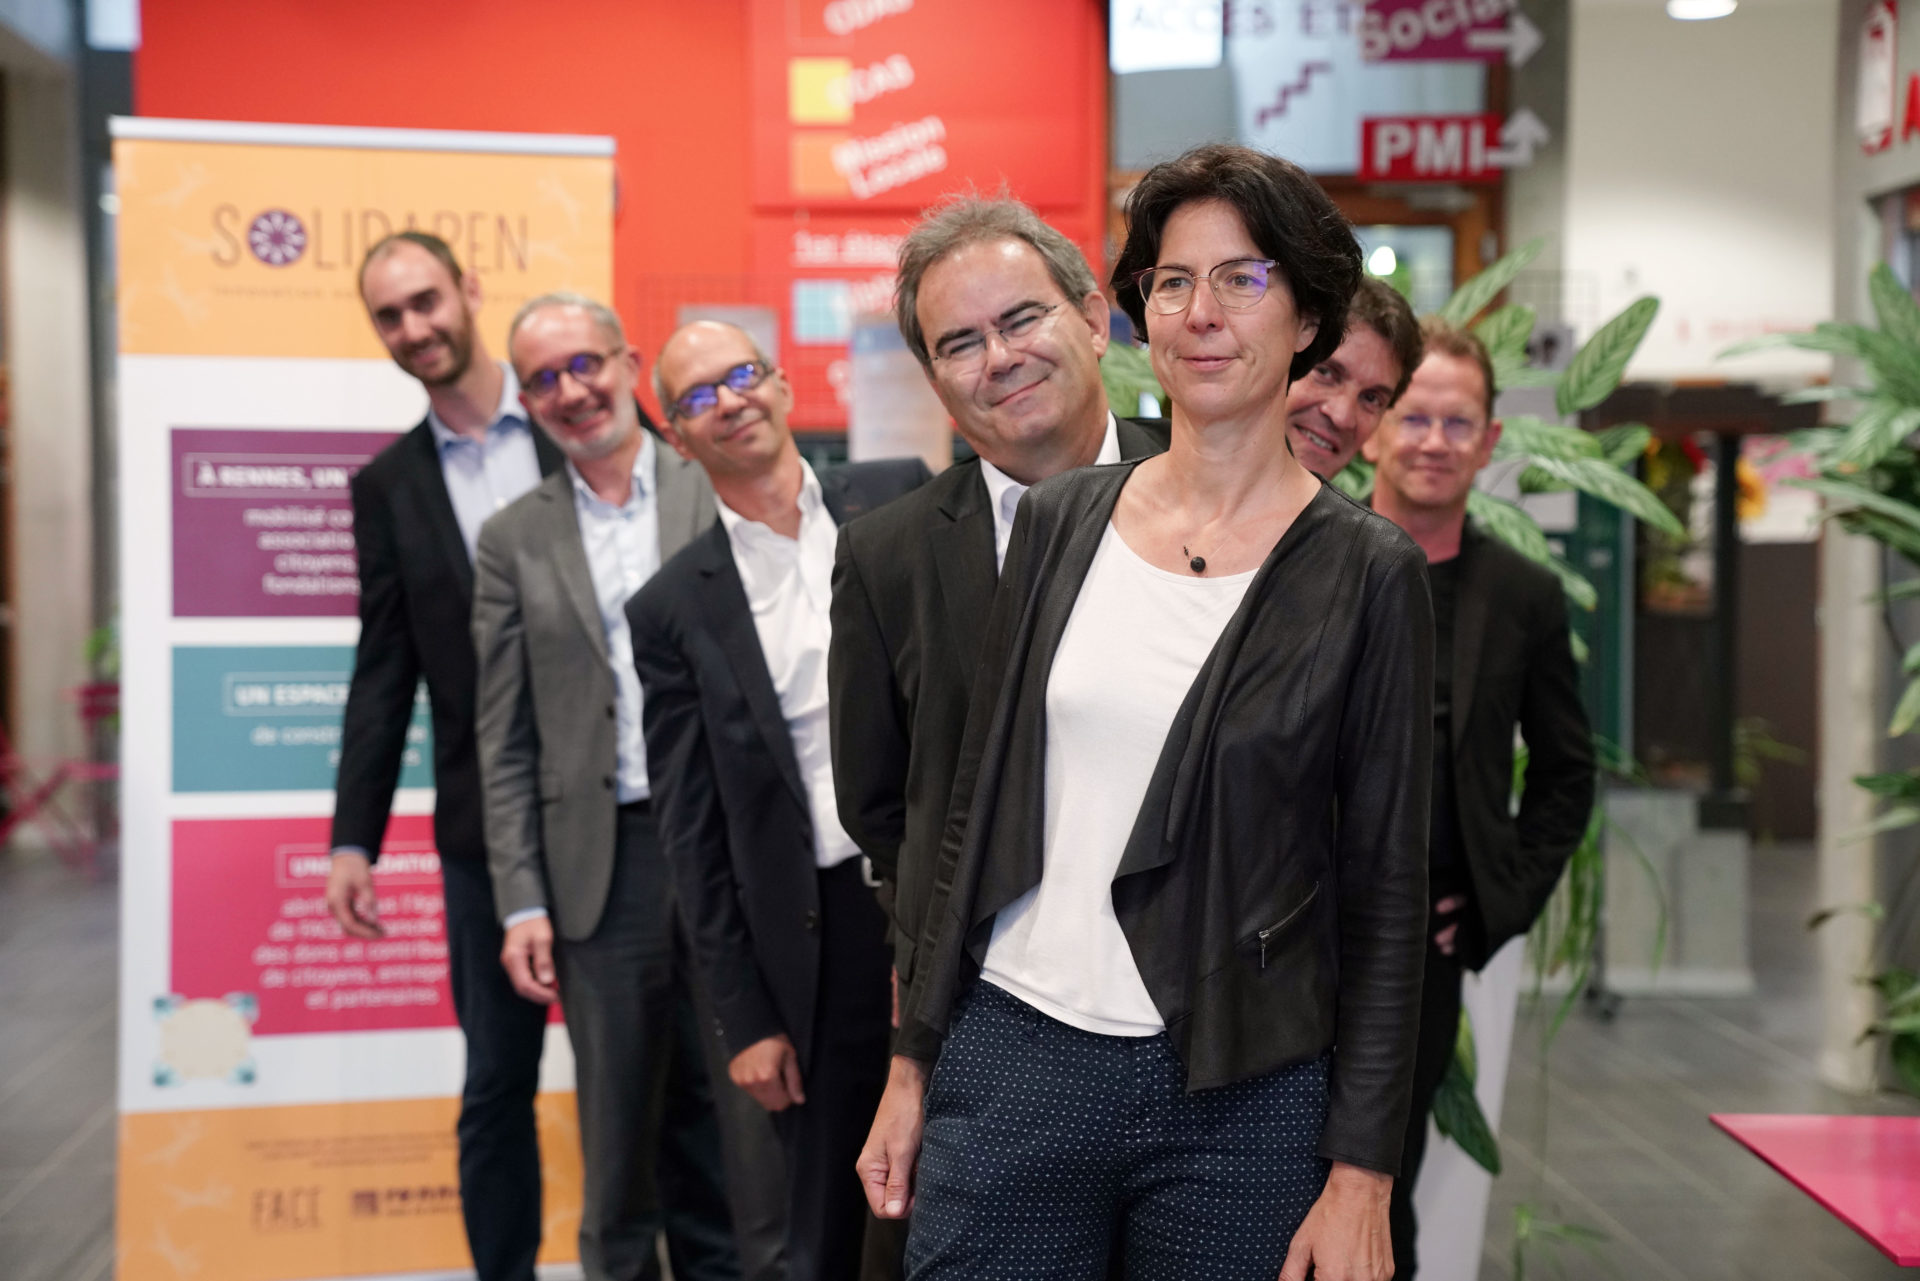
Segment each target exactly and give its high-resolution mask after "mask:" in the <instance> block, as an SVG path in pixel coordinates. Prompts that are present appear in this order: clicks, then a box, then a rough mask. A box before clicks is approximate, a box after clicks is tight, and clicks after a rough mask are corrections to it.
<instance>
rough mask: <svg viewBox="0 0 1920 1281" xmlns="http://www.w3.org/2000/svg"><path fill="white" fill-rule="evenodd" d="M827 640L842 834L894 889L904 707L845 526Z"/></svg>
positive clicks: (903, 794)
mask: <svg viewBox="0 0 1920 1281" xmlns="http://www.w3.org/2000/svg"><path fill="white" fill-rule="evenodd" d="M832 622H833V639H832V642H831V644H830V645H829V647H828V649H827V688H828V691H829V694H828V700H827V717H828V723H829V725H830V727H831V730H832V740H833V794H834V801H835V804H836V808H837V809H838V810H839V814H840V826H841V827H843V828H845V829H846V833H847V835H848V836H850V837H852V838H853V843H854V844H855V845H858V846H859V847H860V851H861V853H863V854H865V855H866V856H867V857H868V858H869V859H871V860H872V861H873V870H874V873H875V874H876V875H878V876H879V877H880V879H881V880H882V881H883V882H885V883H886V884H887V885H889V886H891V885H894V884H897V883H898V879H899V870H900V845H901V842H902V841H904V840H905V839H906V819H907V760H908V755H909V752H910V751H911V744H910V741H909V738H908V732H907V707H906V700H905V699H903V698H902V697H901V694H900V687H899V685H898V684H897V683H896V682H895V680H894V675H893V656H892V654H891V653H889V652H888V649H887V640H886V636H885V635H884V634H883V633H882V631H881V629H880V619H879V617H878V616H877V615H876V614H875V612H874V608H873V598H872V597H871V595H869V593H868V591H867V584H866V579H865V577H864V575H863V574H862V573H861V570H860V562H859V557H858V555H857V554H856V553H855V551H854V536H853V531H852V528H851V526H843V527H842V528H841V530H840V541H839V545H838V546H837V547H836V548H835V549H834V557H833V606H832Z"/></svg>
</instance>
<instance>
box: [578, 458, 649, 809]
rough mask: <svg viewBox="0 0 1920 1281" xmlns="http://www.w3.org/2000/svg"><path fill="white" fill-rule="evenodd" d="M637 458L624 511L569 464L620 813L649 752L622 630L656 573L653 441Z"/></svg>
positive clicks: (642, 784)
mask: <svg viewBox="0 0 1920 1281" xmlns="http://www.w3.org/2000/svg"><path fill="white" fill-rule="evenodd" d="M640 441H641V443H640V452H639V454H638V455H636V456H635V458H634V460H633V490H632V492H631V493H629V494H628V495H627V501H626V503H625V504H624V505H623V506H620V507H615V506H614V505H613V504H612V503H609V502H606V501H604V500H602V499H601V498H600V497H599V495H597V494H595V493H594V492H593V489H592V487H591V486H589V485H588V484H587V482H586V481H584V480H582V479H581V478H580V473H579V472H577V471H575V470H574V466H573V464H572V463H571V462H569V463H568V464H567V476H568V479H570V480H572V481H573V510H574V515H575V516H576V517H577V518H578V519H579V522H580V541H581V542H582V543H583V544H585V546H586V549H587V568H588V569H589V570H590V571H591V572H592V574H593V594H594V596H595V597H596V598H597V600H598V601H599V604H600V625H601V627H602V628H603V629H604V631H605V634H606V638H607V661H608V663H610V664H611V665H612V667H613V685H614V690H615V692H616V694H617V695H618V697H617V698H616V700H615V704H614V706H615V708H616V713H615V715H616V718H617V719H616V721H615V725H616V737H615V743H616V744H617V766H616V768H615V770H614V774H615V777H616V778H617V779H618V780H619V783H618V787H617V789H616V793H615V794H616V795H617V796H618V797H619V799H620V803H621V804H622V805H625V804H627V803H628V802H629V801H644V800H646V799H647V797H648V796H649V795H651V792H650V790H649V789H648V787H647V744H646V739H645V737H644V736H643V734H642V731H641V725H640V673H639V672H637V671H635V670H634V666H633V633H632V632H631V631H629V630H628V628H627V600H628V598H630V597H631V596H632V595H633V594H634V593H635V592H637V591H639V590H640V585H641V584H642V583H644V582H646V581H647V580H648V579H649V578H651V577H653V575H654V572H655V571H656V570H658V569H659V568H660V516H659V507H658V503H657V501H656V500H657V498H658V492H657V490H656V488H655V485H656V481H655V461H656V458H657V454H656V446H655V445H654V443H653V433H652V432H648V431H642V432H641V433H640Z"/></svg>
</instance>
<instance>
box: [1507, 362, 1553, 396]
mask: <svg viewBox="0 0 1920 1281" xmlns="http://www.w3.org/2000/svg"><path fill="white" fill-rule="evenodd" d="M1501 370H1502V367H1501V365H1500V364H1499V363H1498V362H1495V364H1494V367H1493V383H1494V387H1495V388H1496V389H1497V390H1500V391H1506V390H1507V389H1509V388H1511V387H1557V386H1559V384H1560V371H1559V370H1557V369H1536V368H1534V367H1533V366H1532V365H1528V364H1524V363H1519V362H1515V364H1514V365H1513V366H1512V367H1511V368H1509V369H1508V370H1507V372H1505V373H1502V372H1501Z"/></svg>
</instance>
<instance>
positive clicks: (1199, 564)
mask: <svg viewBox="0 0 1920 1281" xmlns="http://www.w3.org/2000/svg"><path fill="white" fill-rule="evenodd" d="M1180 554H1181V555H1182V556H1185V557H1187V558H1188V559H1187V568H1188V569H1190V570H1192V571H1193V572H1194V573H1196V574H1204V573H1206V572H1207V558H1206V557H1205V556H1195V555H1194V554H1193V553H1192V552H1190V551H1188V550H1187V549H1186V548H1185V547H1182V548H1181V549H1180Z"/></svg>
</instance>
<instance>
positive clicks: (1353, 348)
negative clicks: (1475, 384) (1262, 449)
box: [1287, 276, 1421, 480]
mask: <svg viewBox="0 0 1920 1281" xmlns="http://www.w3.org/2000/svg"><path fill="white" fill-rule="evenodd" d="M1420 355H1421V344H1420V322H1419V321H1417V320H1415V319H1414V318H1413V308H1412V307H1411V306H1409V305H1408V304H1407V300H1406V299H1405V298H1404V297H1402V296H1401V294H1400V291H1399V290H1397V289H1395V288H1394V287H1393V286H1392V285H1390V284H1388V283H1387V282H1386V281H1384V280H1381V279H1379V278H1378V277H1375V276H1366V277H1363V278H1362V279H1361V281H1360V288H1358V289H1356V290H1355V291H1354V294H1353V305H1352V306H1351V307H1350V308H1349V309H1348V311H1347V333H1346V336H1345V337H1344V338H1342V339H1341V340H1340V346H1339V347H1337V348H1335V349H1334V353H1333V354H1332V355H1331V356H1328V357H1327V358H1326V359H1325V360H1323V361H1321V362H1320V363H1319V364H1317V365H1315V366H1314V367H1313V368H1312V369H1310V370H1308V371H1307V373H1306V375H1305V376H1304V377H1301V378H1296V379H1294V380H1293V381H1292V382H1291V383H1289V384H1288V385H1287V443H1288V444H1289V445H1291V446H1292V447H1293V456H1294V457H1295V458H1298V459H1299V460H1300V463H1301V465H1302V466H1304V467H1305V468H1306V469H1307V470H1308V471H1310V472H1312V473H1313V474H1314V475H1316V476H1318V477H1319V478H1320V479H1322V480H1332V479H1333V478H1334V476H1336V475H1338V474H1339V472H1340V471H1341V469H1342V468H1344V467H1345V466H1346V465H1347V464H1348V463H1350V462H1352V461H1353V456H1354V455H1355V454H1357V453H1359V452H1360V447H1361V446H1362V445H1364V444H1366V443H1367V440H1368V438H1369V437H1371V436H1372V435H1373V432H1374V429H1375V428H1376V427H1378V426H1379V425H1380V417H1381V415H1383V414H1385V413H1386V412H1387V410H1389V409H1391V408H1392V407H1393V405H1394V402H1395V401H1397V400H1399V399H1400V394H1401V393H1402V392H1404V391H1406V389H1407V381H1408V380H1409V379H1411V378H1412V377H1413V371H1414V369H1415V368H1416V367H1418V365H1419V364H1420Z"/></svg>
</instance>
